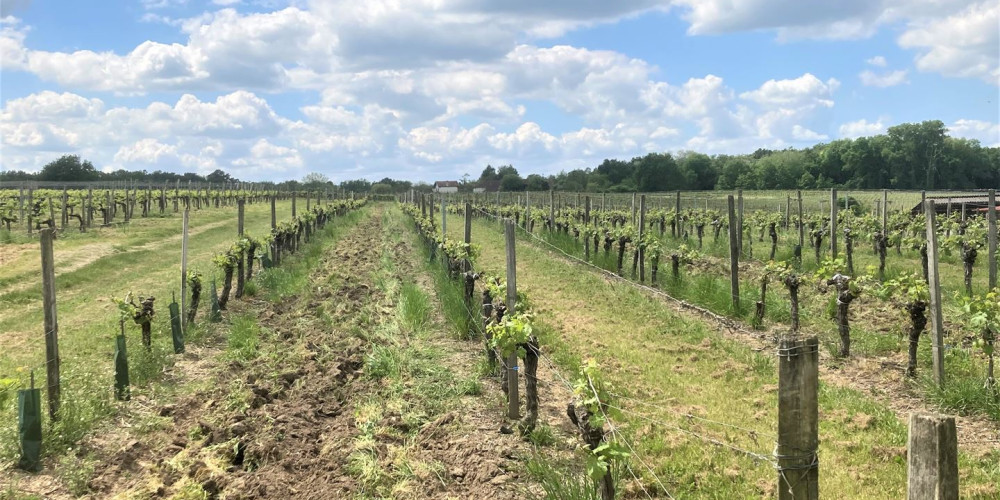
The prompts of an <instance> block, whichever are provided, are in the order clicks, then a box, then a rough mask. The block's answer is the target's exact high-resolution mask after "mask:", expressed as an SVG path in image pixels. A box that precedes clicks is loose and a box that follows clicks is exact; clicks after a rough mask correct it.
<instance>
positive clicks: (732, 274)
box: [726, 195, 740, 314]
mask: <svg viewBox="0 0 1000 500" xmlns="http://www.w3.org/2000/svg"><path fill="white" fill-rule="evenodd" d="M726 201H727V202H728V203H729V278H730V281H729V287H730V291H731V293H732V297H733V311H736V313H737V314H739V312H740V248H739V242H738V240H737V234H738V233H737V230H736V225H737V224H738V221H737V219H736V206H735V205H736V203H735V201H734V200H733V195H729V196H728V197H727V200H726Z"/></svg>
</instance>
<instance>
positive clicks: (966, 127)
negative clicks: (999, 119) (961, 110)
mask: <svg viewBox="0 0 1000 500" xmlns="http://www.w3.org/2000/svg"><path fill="white" fill-rule="evenodd" d="M948 133H949V134H951V135H954V136H958V137H966V138H969V139H976V140H978V141H979V142H980V143H982V144H983V145H984V146H990V147H1000V123H991V122H987V121H983V120H964V119H963V120H956V121H955V122H954V123H952V124H951V125H948Z"/></svg>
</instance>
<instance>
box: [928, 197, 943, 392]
mask: <svg viewBox="0 0 1000 500" xmlns="http://www.w3.org/2000/svg"><path fill="white" fill-rule="evenodd" d="M924 213H926V214H927V281H928V283H927V284H928V285H929V286H930V299H931V300H930V311H929V312H930V316H931V357H932V360H933V364H934V366H933V368H934V381H935V382H936V383H937V385H938V387H941V386H942V385H944V322H943V319H942V316H941V285H940V276H939V274H938V252H937V228H936V227H935V224H934V215H935V213H934V200H929V201H927V202H925V203H924Z"/></svg>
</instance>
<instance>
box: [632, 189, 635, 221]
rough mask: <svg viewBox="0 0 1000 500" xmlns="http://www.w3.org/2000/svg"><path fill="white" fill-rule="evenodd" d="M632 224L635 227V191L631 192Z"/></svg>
mask: <svg viewBox="0 0 1000 500" xmlns="http://www.w3.org/2000/svg"><path fill="white" fill-rule="evenodd" d="M632 226H633V227H635V192H633V193H632Z"/></svg>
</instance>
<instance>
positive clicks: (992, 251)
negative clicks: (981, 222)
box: [986, 189, 997, 290]
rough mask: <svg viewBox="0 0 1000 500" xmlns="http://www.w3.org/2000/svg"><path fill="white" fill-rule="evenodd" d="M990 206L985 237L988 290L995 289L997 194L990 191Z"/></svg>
mask: <svg viewBox="0 0 1000 500" xmlns="http://www.w3.org/2000/svg"><path fill="white" fill-rule="evenodd" d="M989 202H990V206H989V208H988V209H987V210H986V221H987V226H988V228H989V229H988V230H989V234H988V235H987V238H988V241H989V266H990V282H989V283H990V290H993V289H994V288H996V287H997V212H996V207H997V192H996V190H994V189H991V190H990V194H989Z"/></svg>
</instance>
